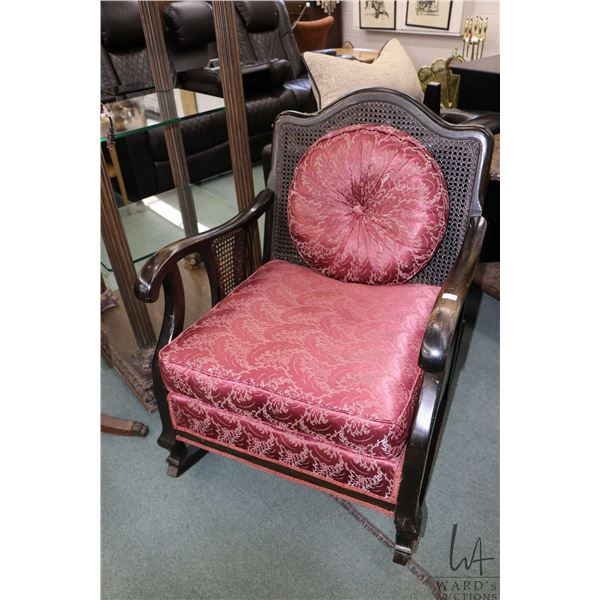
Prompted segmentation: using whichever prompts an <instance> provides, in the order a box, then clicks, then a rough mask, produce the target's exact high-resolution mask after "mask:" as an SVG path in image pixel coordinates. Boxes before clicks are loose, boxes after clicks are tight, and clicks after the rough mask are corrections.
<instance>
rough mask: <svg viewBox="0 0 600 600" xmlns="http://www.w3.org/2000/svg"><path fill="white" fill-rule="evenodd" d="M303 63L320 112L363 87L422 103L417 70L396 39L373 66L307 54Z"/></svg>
mask: <svg viewBox="0 0 600 600" xmlns="http://www.w3.org/2000/svg"><path fill="white" fill-rule="evenodd" d="M304 62H305V63H306V67H307V69H308V75H309V77H310V80H311V82H312V88H313V94H314V95H315V98H316V99H317V106H318V107H319V110H320V109H322V108H325V107H326V106H329V105H330V104H331V103H332V102H335V101H336V100H337V99H338V98H341V97H342V96H346V95H347V94H349V93H350V92H355V91H356V90H362V89H364V88H372V87H383V88H389V89H392V90H397V91H399V92H404V93H405V94H408V95H409V96H412V97H413V98H415V99H416V100H420V101H422V100H423V91H422V90H421V84H420V83H419V77H418V75H417V70H416V69H415V67H414V66H413V63H412V61H411V60H410V58H409V57H408V54H407V53H406V50H405V49H404V48H403V46H402V44H401V43H400V42H399V41H398V40H397V39H391V40H389V41H388V42H387V43H386V44H385V46H384V47H383V48H382V49H381V52H380V53H379V56H378V57H377V58H376V59H375V60H374V61H373V62H372V63H370V64H369V63H364V62H360V61H358V60H344V59H343V58H338V57H336V56H328V55H326V54H319V53H318V52H305V53H304Z"/></svg>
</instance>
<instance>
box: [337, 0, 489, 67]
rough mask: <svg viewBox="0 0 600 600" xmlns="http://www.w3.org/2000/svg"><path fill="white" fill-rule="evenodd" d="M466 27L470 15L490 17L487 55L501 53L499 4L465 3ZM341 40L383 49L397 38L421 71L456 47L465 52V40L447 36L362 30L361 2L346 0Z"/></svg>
mask: <svg viewBox="0 0 600 600" xmlns="http://www.w3.org/2000/svg"><path fill="white" fill-rule="evenodd" d="M463 4H464V11H463V19H462V21H463V24H464V21H465V18H466V17H468V16H471V15H479V16H482V17H486V16H487V17H489V21H488V30H487V40H486V43H485V47H484V54H483V55H484V56H492V55H494V54H500V1H499V0H495V1H493V0H485V1H472V2H469V1H465V2H464V3H463ZM401 10H402V4H401V3H400V2H398V3H397V8H396V11H397V14H396V22H397V23H398V22H399V18H400V11H401ZM342 25H343V29H342V39H343V40H349V41H350V42H352V44H353V45H354V46H355V47H356V48H374V49H379V48H381V47H382V46H383V45H384V44H385V42H386V41H387V40H389V39H390V37H397V38H398V39H399V40H400V42H401V43H402V45H403V46H404V48H405V49H406V52H407V53H408V55H409V56H410V58H411V59H412V61H413V63H414V65H415V67H416V68H417V69H418V68H420V67H422V66H423V65H427V64H431V62H432V61H433V60H435V59H436V58H448V57H449V56H450V55H451V54H452V51H453V50H454V48H458V51H459V52H461V51H462V37H460V36H445V35H425V34H414V33H404V32H402V33H401V32H393V31H374V30H368V29H359V27H358V1H357V0H343V2H342Z"/></svg>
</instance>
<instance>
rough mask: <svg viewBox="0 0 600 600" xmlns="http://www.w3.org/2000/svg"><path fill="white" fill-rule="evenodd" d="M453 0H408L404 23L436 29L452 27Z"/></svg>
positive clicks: (445, 29)
mask: <svg viewBox="0 0 600 600" xmlns="http://www.w3.org/2000/svg"><path fill="white" fill-rule="evenodd" d="M452 4H453V3H452V2H451V0H407V1H406V15H405V21H404V24H405V25H406V26H408V27H422V28H424V29H433V30H436V31H448V30H449V29H450V17H451V16H452Z"/></svg>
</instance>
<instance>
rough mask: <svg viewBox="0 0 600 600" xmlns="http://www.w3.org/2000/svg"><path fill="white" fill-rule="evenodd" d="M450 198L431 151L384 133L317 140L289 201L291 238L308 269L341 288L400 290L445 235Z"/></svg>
mask: <svg viewBox="0 0 600 600" xmlns="http://www.w3.org/2000/svg"><path fill="white" fill-rule="evenodd" d="M447 216H448V192H447V189H446V184H445V181H444V177H443V174H442V172H441V170H440V168H439V166H438V164H437V163H436V161H435V160H434V158H433V157H432V156H431V154H430V153H429V151H428V150H427V149H426V148H425V147H424V146H423V145H422V144H420V143H419V142H418V141H417V140H415V139H414V138H412V137H411V136H410V135H409V134H407V133H406V132H404V131H400V130H398V129H396V128H394V127H390V126H387V125H367V124H365V125H353V126H350V127H344V128H342V129H338V130H336V131H333V132H331V133H329V134H327V135H325V136H324V137H322V138H320V139H319V140H317V141H316V142H315V143H314V144H313V145H312V146H311V147H310V148H309V150H308V152H307V153H306V154H305V155H304V156H303V157H302V158H301V160H300V161H299V163H298V165H297V167H296V171H295V173H294V178H293V181H292V184H291V186H290V190H289V194H288V221H289V229H290V236H291V238H292V240H293V242H294V243H295V245H296V247H297V249H298V252H299V254H300V256H301V257H302V259H303V260H304V261H305V262H306V264H307V265H309V266H311V267H313V268H314V269H317V270H318V271H320V272H321V273H323V274H324V275H327V276H329V277H334V278H336V279H340V280H342V281H352V282H358V283H368V284H387V283H403V282H405V281H407V280H409V279H410V278H411V277H414V276H415V275H416V274H417V273H419V271H421V269H423V267H424V266H425V265H426V264H427V263H428V262H429V260H430V259H431V257H432V256H433V255H434V253H435V251H436V249H437V247H438V246H439V244H440V242H441V240H442V238H443V236H444V231H445V228H446V221H447Z"/></svg>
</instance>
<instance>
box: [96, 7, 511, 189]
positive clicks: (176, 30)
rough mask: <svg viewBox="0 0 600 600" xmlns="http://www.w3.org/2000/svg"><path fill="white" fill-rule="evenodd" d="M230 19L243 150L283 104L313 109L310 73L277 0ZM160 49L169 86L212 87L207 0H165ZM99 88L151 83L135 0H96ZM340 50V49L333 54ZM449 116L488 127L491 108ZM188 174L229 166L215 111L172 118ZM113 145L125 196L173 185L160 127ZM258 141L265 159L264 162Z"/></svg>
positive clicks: (493, 116) (268, 128) (121, 92)
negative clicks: (238, 70) (243, 120)
mask: <svg viewBox="0 0 600 600" xmlns="http://www.w3.org/2000/svg"><path fill="white" fill-rule="evenodd" d="M235 8H236V26H237V33H238V39H239V43H240V60H241V62H242V72H243V81H244V95H245V99H246V112H247V120H248V130H249V131H248V132H249V141H250V150H251V154H252V160H253V161H255V162H258V161H259V160H261V150H262V149H263V148H264V147H265V146H266V145H268V144H270V142H271V137H272V124H273V122H274V120H275V117H276V116H277V115H278V114H279V113H280V112H282V111H284V110H298V111H301V112H313V111H315V110H316V109H317V106H316V102H315V99H314V96H313V94H312V90H311V85H310V80H309V78H308V75H307V73H306V68H305V66H304V62H303V60H302V56H301V54H300V52H299V50H298V46H297V44H296V40H295V38H294V35H293V32H292V29H291V25H290V19H289V16H288V13H287V10H286V8H285V5H284V3H283V2H282V1H281V0H272V1H253V0H250V1H247V2H235ZM162 16H163V26H164V31H165V40H166V44H167V51H168V54H169V58H170V65H171V71H172V73H171V74H172V77H173V84H174V85H175V86H177V87H180V88H183V89H188V90H192V91H195V92H201V93H205V94H210V95H217V96H221V95H222V91H221V81H220V71H219V70H215V69H210V68H207V65H208V64H209V61H210V60H211V59H215V58H217V47H216V42H215V27H214V20H213V9H212V6H211V4H210V2H203V1H198V0H192V1H187V2H186V1H183V2H172V3H171V4H168V5H167V6H165V7H164V9H163V11H162ZM101 28H102V50H101V95H102V99H103V101H110V100H111V99H114V98H115V97H116V96H118V97H119V98H123V97H130V96H135V95H140V94H144V93H149V92H150V91H152V90H153V83H152V76H151V73H150V65H149V62H148V54H147V51H146V45H145V40H144V33H143V30H142V24H141V20H140V15H139V9H138V6H137V2H134V1H125V2H119V1H107V2H102V3H101ZM340 60H342V59H340ZM441 116H442V118H444V119H446V120H447V121H450V122H452V123H472V124H475V123H476V124H479V125H484V126H486V127H488V128H489V129H491V130H492V132H493V133H497V132H498V131H499V130H500V115H499V114H498V113H490V112H489V111H484V112H483V113H482V112H481V111H463V110H442V113H441ZM181 130H182V135H183V143H184V147H185V151H186V156H187V162H188V169H189V173H190V179H191V181H192V182H198V181H201V180H202V179H205V178H207V177H211V176H213V175H217V174H219V173H223V172H226V171H229V170H230V169H231V159H230V153H229V144H228V142H227V125H226V122H225V113H224V112H223V111H221V112H217V113H213V114H208V115H200V116H197V117H193V118H190V119H187V120H185V121H183V122H182V123H181ZM117 152H118V155H119V162H120V164H121V170H122V172H123V177H124V179H125V186H126V188H127V193H128V195H129V199H130V200H140V199H142V198H146V197H148V196H151V195H154V194H157V193H160V192H163V191H166V190H169V189H172V188H173V186H174V184H173V179H172V175H171V169H170V166H169V160H168V155H167V147H166V144H165V140H164V135H163V132H162V129H161V128H157V129H152V130H150V131H148V132H144V133H140V134H136V135H131V136H128V137H126V138H123V139H121V140H119V142H118V143H117ZM268 155H269V149H268V148H267V149H266V152H265V156H266V157H267V158H266V159H265V163H266V164H267V163H269V159H268Z"/></svg>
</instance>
